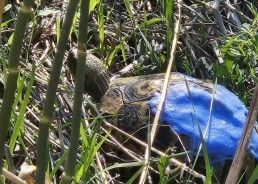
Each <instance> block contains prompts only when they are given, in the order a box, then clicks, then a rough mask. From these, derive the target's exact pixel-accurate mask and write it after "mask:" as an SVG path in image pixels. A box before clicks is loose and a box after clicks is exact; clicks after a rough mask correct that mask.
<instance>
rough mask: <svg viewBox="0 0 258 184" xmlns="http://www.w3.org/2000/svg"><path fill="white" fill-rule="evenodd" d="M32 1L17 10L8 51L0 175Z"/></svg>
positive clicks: (0, 124)
mask: <svg viewBox="0 0 258 184" xmlns="http://www.w3.org/2000/svg"><path fill="white" fill-rule="evenodd" d="M33 3H34V1H33V0H24V2H23V5H22V7H21V9H20V10H19V14H18V18H17V22H16V27H15V31H14V36H13V42H12V45H11V49H10V55H9V62H8V69H7V71H8V72H7V80H6V85H5V90H4V98H3V103H2V107H1V112H0V173H2V170H3V158H4V144H5V139H6V136H7V132H8V128H9V126H10V119H11V112H12V106H13V103H14V98H15V91H16V88H17V79H18V75H19V68H18V67H19V57H20V54H21V49H22V44H23V38H24V33H25V30H26V26H27V22H28V20H29V17H30V14H31V13H32V9H31V7H32V5H33Z"/></svg>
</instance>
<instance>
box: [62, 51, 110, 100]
mask: <svg viewBox="0 0 258 184" xmlns="http://www.w3.org/2000/svg"><path fill="white" fill-rule="evenodd" d="M76 52H77V51H76V49H72V50H71V51H70V52H69V55H68V58H67V64H68V67H69V69H70V71H71V73H72V75H75V72H76V62H77V53H76ZM109 79H110V73H109V72H108V71H107V69H106V68H105V66H104V65H103V63H102V62H101V60H100V59H99V58H97V57H96V56H94V55H92V54H88V55H87V58H86V68H85V83H84V86H85V87H84V88H85V92H87V93H88V94H89V95H90V96H92V97H93V98H94V100H96V101H97V102H99V101H100V99H101V97H102V96H103V95H104V94H105V92H106V91H107V90H108V87H109Z"/></svg>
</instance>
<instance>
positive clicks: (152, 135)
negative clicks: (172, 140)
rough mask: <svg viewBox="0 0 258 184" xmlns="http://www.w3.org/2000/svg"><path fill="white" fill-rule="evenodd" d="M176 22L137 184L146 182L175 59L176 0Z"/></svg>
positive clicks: (177, 24) (179, 3) (176, 31)
mask: <svg viewBox="0 0 258 184" xmlns="http://www.w3.org/2000/svg"><path fill="white" fill-rule="evenodd" d="M177 6H178V20H177V22H176V24H175V30H174V38H173V41H172V45H171V51H170V53H171V56H170V59H169V62H168V67H167V71H166V74H165V79H164V84H163V89H162V93H161V97H160V103H159V105H158V108H157V112H156V114H155V117H154V121H153V125H152V129H151V133H150V140H149V143H148V144H147V147H146V150H145V162H144V167H143V172H142V174H141V177H140V180H139V183H140V184H144V183H145V180H146V176H147V172H148V166H149V163H150V162H149V161H150V150H151V147H152V144H153V141H154V138H155V135H156V132H157V129H158V124H159V118H160V115H161V111H162V108H163V104H164V101H165V98H166V94H167V87H168V83H169V78H170V73H171V69H172V66H173V60H174V58H175V51H176V46H177V40H178V35H179V28H180V24H181V0H178V4H177Z"/></svg>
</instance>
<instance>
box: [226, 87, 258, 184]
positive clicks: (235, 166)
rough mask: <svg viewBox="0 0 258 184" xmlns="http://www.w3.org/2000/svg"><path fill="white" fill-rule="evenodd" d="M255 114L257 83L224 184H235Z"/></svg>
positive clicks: (257, 110) (257, 105)
mask: <svg viewBox="0 0 258 184" xmlns="http://www.w3.org/2000/svg"><path fill="white" fill-rule="evenodd" d="M257 114H258V83H257V84H256V87H255V91H254V94H253V98H252V102H251V106H250V110H249V113H248V117H247V119H246V122H245V127H244V130H243V134H242V137H241V140H240V142H239V144H238V148H237V151H236V154H235V157H234V159H233V162H232V165H231V168H230V170H229V173H228V176H227V179H226V182H225V184H232V183H233V184H234V183H237V180H238V176H239V173H240V171H241V168H242V165H243V162H244V158H245V154H246V150H247V146H248V143H249V141H250V138H251V135H252V132H253V128H254V124H255V122H256V118H257Z"/></svg>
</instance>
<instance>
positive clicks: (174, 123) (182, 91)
mask: <svg viewBox="0 0 258 184" xmlns="http://www.w3.org/2000/svg"><path fill="white" fill-rule="evenodd" d="M181 75H182V77H185V79H186V80H184V81H181V82H174V83H173V82H170V84H169V87H168V93H167V97H166V100H165V106H164V108H163V109H164V110H163V112H162V114H161V119H160V120H161V122H163V123H166V124H169V125H170V126H171V128H173V129H174V130H175V131H176V132H177V133H178V134H179V135H186V136H187V137H189V138H190V142H189V143H188V144H189V145H188V147H190V148H191V151H192V154H193V155H195V154H196V152H197V150H198V148H199V145H200V140H201V139H200V133H199V129H198V126H199V127H200V129H201V131H202V134H203V135H204V132H205V130H206V127H207V125H209V127H208V131H207V136H206V137H205V138H204V140H205V144H206V147H207V151H208V154H209V156H210V158H213V161H214V162H217V161H225V160H226V159H232V158H233V156H234V154H235V151H236V148H237V145H238V142H239V140H240V137H241V134H242V130H243V126H244V123H245V120H246V117H247V113H248V111H247V109H246V107H245V105H244V104H243V102H241V101H240V100H239V98H238V97H237V96H236V95H235V94H233V93H232V92H230V91H229V90H228V89H226V88H225V87H223V86H221V85H217V86H215V85H213V84H209V83H206V82H200V80H197V79H194V78H192V77H189V76H185V75H183V74H181ZM160 96H161V93H160V91H156V92H155V94H154V95H153V96H152V98H151V99H150V101H149V103H148V104H149V106H150V109H151V112H152V114H155V113H156V110H157V108H156V107H157V104H158V103H159V101H160ZM212 99H213V102H211V101H212ZM211 103H212V108H211ZM210 109H211V111H210ZM248 152H249V153H250V154H251V155H252V156H253V157H254V158H255V159H258V134H257V133H256V132H255V131H253V133H252V135H251V140H250V143H249V146H248Z"/></svg>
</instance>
